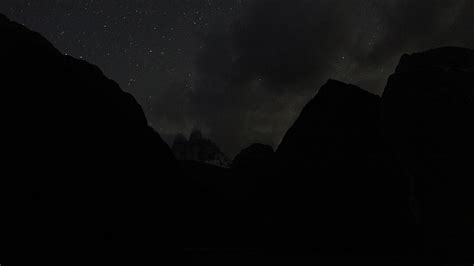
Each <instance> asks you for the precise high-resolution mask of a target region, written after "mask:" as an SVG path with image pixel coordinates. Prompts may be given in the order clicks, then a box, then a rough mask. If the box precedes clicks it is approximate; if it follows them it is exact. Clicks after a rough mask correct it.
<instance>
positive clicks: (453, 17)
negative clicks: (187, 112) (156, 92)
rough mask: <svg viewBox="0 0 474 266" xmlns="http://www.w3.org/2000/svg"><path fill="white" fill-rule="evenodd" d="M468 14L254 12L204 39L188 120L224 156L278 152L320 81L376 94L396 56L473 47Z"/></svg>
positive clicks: (396, 0) (385, 7) (397, 0)
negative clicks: (268, 148)
mask: <svg viewBox="0 0 474 266" xmlns="http://www.w3.org/2000/svg"><path fill="white" fill-rule="evenodd" d="M466 10H470V12H469V11H466ZM473 11H474V9H473V8H472V1H469V0H466V1H462V0H461V1H460V0H421V1H411V0H388V1H377V0H372V1H351V0H349V1H342V0H340V1H330V0H322V1H308V0H296V1H282V0H281V1H271V0H270V1H258V2H257V1H255V3H252V2H250V3H248V4H247V6H246V9H245V12H244V13H243V14H242V15H241V16H240V17H238V18H236V20H235V21H234V23H233V24H232V26H231V28H230V29H228V28H226V29H219V28H218V27H217V28H216V30H215V31H213V32H211V33H210V34H209V35H207V36H205V41H204V43H205V49H204V50H203V51H202V52H201V53H200V54H199V55H198V59H197V64H196V66H197V69H198V78H197V79H196V80H195V90H194V91H192V93H191V94H190V104H191V106H192V107H191V110H192V113H193V115H194V117H195V119H196V121H200V122H201V123H203V124H205V125H206V127H207V129H208V134H210V135H211V137H214V138H215V139H216V140H217V141H218V142H220V143H221V144H222V145H223V146H224V149H225V150H226V151H228V152H230V153H235V152H237V151H238V149H240V148H242V146H244V145H247V144H248V143H249V142H253V141H262V142H266V143H270V144H273V145H277V144H278V142H279V140H280V138H281V136H282V135H283V134H284V132H285V131H286V129H287V128H288V127H289V126H290V125H291V123H292V121H293V120H294V118H295V117H296V115H297V114H298V112H299V110H300V109H301V108H302V106H303V105H304V104H305V102H306V101H307V100H309V97H311V96H312V95H313V94H314V93H315V92H316V91H317V88H318V87H319V86H320V85H321V84H322V83H323V82H324V81H325V80H326V79H328V78H338V79H342V80H344V81H347V82H351V83H355V84H357V85H360V86H363V87H365V88H366V89H367V90H369V91H372V92H374V93H379V94H380V93H381V92H382V90H383V86H384V83H385V80H386V78H387V77H388V75H389V74H390V73H391V72H392V71H393V69H394V67H395V66H396V63H397V61H398V58H399V57H400V55H401V54H403V53H406V52H414V51H418V50H424V49H430V48H434V47H438V46H446V45H462V46H468V47H472V46H473V34H474V31H472V25H474V23H473V21H472V16H471V15H472V12H473ZM469 14H471V15H469ZM303 99H305V100H303Z"/></svg>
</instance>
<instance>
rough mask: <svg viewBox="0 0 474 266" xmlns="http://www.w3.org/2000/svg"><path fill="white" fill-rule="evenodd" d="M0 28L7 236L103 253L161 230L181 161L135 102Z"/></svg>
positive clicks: (43, 43)
mask: <svg viewBox="0 0 474 266" xmlns="http://www.w3.org/2000/svg"><path fill="white" fill-rule="evenodd" d="M0 35H1V38H2V41H1V42H0V73H1V76H2V78H1V80H2V91H3V100H4V103H3V107H4V109H3V110H4V116H5V117H6V119H5V120H4V124H3V128H4V129H5V130H4V132H5V133H6V135H5V136H4V141H5V145H4V147H3V149H4V152H5V153H6V154H8V157H7V159H6V160H7V161H6V165H7V167H8V168H9V169H10V170H11V172H10V173H9V174H7V175H5V176H4V177H3V178H4V180H6V181H7V182H8V191H9V193H8V194H7V195H6V198H7V201H4V202H8V207H9V212H7V213H9V214H10V215H7V213H6V214H5V215H7V216H8V217H9V219H8V222H9V225H10V227H7V228H8V230H9V234H10V236H11V238H8V237H6V238H5V241H7V240H8V241H9V243H11V245H12V246H15V243H18V242H16V241H20V242H21V245H31V246H39V245H40V246H41V247H43V248H44V249H45V250H56V249H57V248H60V247H61V248H65V247H67V246H68V245H71V244H74V245H77V246H82V247H83V248H85V249H87V250H96V251H97V250H101V249H102V248H104V245H106V246H109V245H110V244H111V243H114V242H117V243H118V242H121V243H125V242H126V241H128V240H127V239H129V240H130V241H131V240H132V239H138V238H140V239H142V240H144V239H146V238H149V237H152V236H154V235H156V232H154V231H153V230H150V228H154V229H155V230H156V229H157V226H156V223H157V221H158V219H157V215H156V212H155V211H154V209H155V208H156V206H157V203H162V202H163V200H168V201H172V200H173V199H172V198H170V197H179V196H178V195H174V194H173V193H172V192H171V191H176V184H177V183H179V181H178V180H177V179H178V177H177V176H176V174H170V173H172V172H173V171H174V172H175V171H176V169H177V168H176V166H177V164H176V163H175V159H174V157H173V155H172V153H171V150H170V149H169V147H168V146H167V145H166V144H165V143H164V142H163V141H162V139H161V138H160V135H159V134H158V133H157V132H155V131H154V130H153V129H152V128H151V127H149V126H148V123H147V120H146V118H145V116H144V113H143V111H142V108H141V107H140V106H139V105H138V104H137V102H136V101H135V99H134V98H133V97H132V96H131V95H130V94H128V93H125V92H123V91H122V90H121V89H120V88H119V86H118V85H117V83H115V82H114V81H112V80H110V79H108V78H106V77H105V76H104V75H103V74H102V72H101V71H100V70H99V69H98V68H97V67H96V66H94V65H91V64H89V63H87V62H85V61H82V60H77V59H74V58H72V57H70V56H65V55H62V54H61V53H60V52H59V51H57V50H56V49H55V48H54V47H53V46H52V45H51V44H50V43H49V42H48V41H47V40H46V39H44V38H43V37H41V36H40V35H39V34H37V33H35V32H32V31H30V30H28V29H26V28H25V27H23V26H21V25H19V24H17V23H14V22H10V21H9V20H8V19H7V18H6V17H4V16H0ZM160 219H161V220H160V221H163V220H164V219H162V218H160ZM150 224H154V225H153V227H151V226H150ZM142 230H145V231H142ZM145 232H146V235H147V236H146V237H143V235H144V234H145ZM22 239H28V240H25V241H23V240H22ZM10 241H12V242H10ZM104 241H105V242H104ZM86 243H87V245H86ZM106 243H107V244H106ZM70 248H71V249H72V247H68V249H70ZM56 252H59V251H56Z"/></svg>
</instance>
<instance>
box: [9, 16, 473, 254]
mask: <svg viewBox="0 0 474 266" xmlns="http://www.w3.org/2000/svg"><path fill="white" fill-rule="evenodd" d="M0 36H1V37H2V41H1V42H0V75H1V80H2V81H3V83H2V89H3V90H2V92H3V107H4V108H3V110H4V112H3V116H4V117H5V119H4V120H3V132H4V133H5V134H4V143H3V144H4V145H3V146H2V148H3V150H4V153H5V154H6V159H4V164H5V170H6V171H5V174H4V176H2V180H4V182H3V184H2V185H4V188H5V192H4V193H2V195H3V198H2V210H3V211H4V212H3V213H2V214H3V215H4V217H6V218H5V219H4V220H5V222H6V224H4V226H3V229H2V234H1V237H2V241H4V242H5V243H8V245H9V247H10V248H11V249H12V250H21V251H23V252H25V253H28V254H30V251H31V252H34V251H37V252H38V253H39V254H41V255H43V256H50V255H51V254H57V253H59V254H71V253H74V254H76V255H77V254H81V255H82V254H94V253H99V254H102V255H111V254H113V255H122V254H134V255H153V256H154V254H156V252H157V251H163V250H165V251H167V250H175V251H178V252H184V251H189V250H193V251H195V252H196V253H200V252H204V251H209V252H210V253H212V252H215V253H217V254H228V253H232V252H235V253H236V254H237V255H238V254H239V252H240V251H242V252H247V253H248V254H251V253H252V252H255V253H259V254H263V257H265V256H275V255H276V256H275V257H277V256H280V255H282V254H283V255H294V254H300V255H301V254H303V256H305V255H307V254H310V255H314V254H317V255H321V254H323V255H327V254H331V255H334V254H338V255H339V254H342V255H346V254H352V255H358V254H364V255H369V256H380V255H396V256H407V255H414V254H415V255H426V254H428V255H435V256H445V255H450V256H452V257H457V258H463V257H468V256H469V255H471V254H472V251H473V250H472V239H473V231H472V229H473V224H474V221H473V214H474V210H473V206H474V201H473V193H472V188H473V186H472V181H473V177H474V139H473V136H474V123H473V122H474V120H473V118H474V102H473V99H474V51H473V50H470V49H463V48H454V47H448V48H440V49H435V50H430V51H427V52H423V53H419V54H413V55H404V56H403V57H402V59H401V61H400V65H399V66H398V67H397V70H396V72H395V73H394V74H393V75H392V76H391V77H390V79H389V81H388V83H387V87H386V89H385V92H384V95H383V97H382V99H381V98H380V97H378V96H376V95H372V94H370V93H368V92H366V91H364V90H362V89H361V88H358V87H356V86H354V85H349V84H345V83H342V82H339V81H335V80H329V81H328V82H327V83H326V84H325V85H324V86H322V87H321V89H320V90H319V92H318V93H317V94H316V96H315V97H314V98H313V99H312V100H310V101H309V102H308V104H307V105H306V106H305V107H304V109H303V110H302V112H301V114H300V116H299V117H298V119H297V120H296V121H295V123H294V124H293V126H292V127H291V128H290V129H289V130H288V132H287V133H286V135H285V136H284V138H283V140H282V142H281V144H280V145H279V147H278V149H277V151H276V152H274V151H273V149H272V148H271V147H270V146H267V145H263V144H253V145H251V146H250V147H248V148H246V149H244V150H242V151H241V152H240V153H239V154H238V155H237V156H236V158H235V159H234V161H233V163H232V167H231V168H223V167H217V166H214V165H209V163H211V164H216V165H227V166H228V163H229V162H228V160H227V159H226V158H225V156H224V155H223V154H222V152H220V150H219V148H218V147H217V146H216V145H215V144H214V143H212V142H211V141H209V140H207V139H205V138H203V137H202V135H201V133H200V132H198V131H194V132H193V133H192V134H191V136H190V139H189V140H187V139H186V138H185V137H184V136H178V137H177V138H176V139H175V142H174V144H173V151H172V150H171V149H170V148H169V147H168V146H167V145H166V144H165V143H164V142H163V140H162V139H161V137H160V135H159V134H158V133H157V132H155V131H154V130H153V129H152V128H151V127H149V126H148V123H147V120H146V118H145V116H144V114H143V111H142V108H141V107H140V106H139V105H138V104H137V102H136V101H135V99H134V98H133V97H132V96H131V95H130V94H128V93H125V92H123V91H122V90H121V89H120V88H119V86H118V85H117V84H116V83H115V82H114V81H112V80H110V79H108V78H107V77H105V76H104V75H103V73H102V72H101V71H100V70H99V69H98V68H97V67H96V66H94V65H91V64H89V63H87V62H85V61H82V60H77V59H74V58H72V57H70V56H65V55H63V54H61V53H60V52H59V51H58V50H56V49H55V48H54V47H53V46H52V45H51V44H50V43H49V42H48V41H47V40H46V39H44V38H43V37H41V36H40V35H39V34H37V33H35V32H32V31H30V30H28V29H26V28H25V27H23V26H21V25H19V24H17V23H14V22H11V21H9V20H8V19H7V18H6V17H4V16H2V15H0ZM172 152H174V153H175V154H176V157H178V158H179V159H181V160H180V161H178V160H175V158H174V156H173V154H172ZM249 250H251V251H249ZM170 254H171V253H170ZM178 254H179V255H181V254H180V253H178ZM139 257H141V256H139ZM290 260H291V259H290Z"/></svg>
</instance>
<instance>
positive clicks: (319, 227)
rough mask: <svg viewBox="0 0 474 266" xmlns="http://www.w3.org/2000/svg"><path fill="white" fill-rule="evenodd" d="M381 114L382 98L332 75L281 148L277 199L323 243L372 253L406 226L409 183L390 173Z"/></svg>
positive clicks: (306, 231)
mask: <svg viewBox="0 0 474 266" xmlns="http://www.w3.org/2000/svg"><path fill="white" fill-rule="evenodd" d="M379 114H380V98H379V97H378V96H375V95H372V94H370V93H368V92H366V91H364V90H362V89H360V88H358V87H356V86H354V85H348V84H344V83H342V82H338V81H334V80H329V81H328V82H327V83H326V84H325V85H324V86H323V87H322V88H321V89H320V91H319V92H318V94H317V95H316V96H315V97H314V99H312V100H311V101H310V102H309V103H308V104H307V105H306V106H305V107H304V109H303V110H302V112H301V115H300V116H299V118H298V119H297V120H296V122H295V123H294V125H293V126H292V127H291V128H290V129H289V130H288V132H287V134H286V135H285V137H284V138H283V141H282V142H281V144H280V146H279V147H278V150H277V152H276V163H275V167H276V169H278V170H277V173H276V174H275V175H276V176H278V180H279V181H278V182H279V185H278V187H279V189H276V191H279V192H277V193H280V195H275V197H282V198H283V199H282V201H283V202H282V203H281V205H286V204H289V205H288V206H286V208H288V211H289V212H290V213H291V215H288V214H286V215H287V216H290V217H291V219H292V220H293V221H289V223H290V224H293V226H294V227H295V229H294V230H295V232H299V234H301V235H306V236H308V238H309V239H307V241H308V242H314V244H315V245H317V246H318V245H319V246H318V248H321V249H323V250H324V249H329V250H331V249H344V250H348V251H350V250H352V251H357V252H364V251H365V252H368V251H369V250H372V251H373V250H376V249H378V248H380V246H379V247H377V245H375V243H386V242H387V241H386V240H384V239H391V240H392V243H390V244H389V245H397V244H398V242H397V244H395V243H394V242H395V239H393V237H395V235H396V233H395V232H399V231H402V230H404V229H406V228H405V226H406V224H407V223H408V222H407V220H408V219H409V218H408V217H407V216H409V211H408V195H407V194H408V188H407V184H408V182H406V183H404V182H403V181H402V180H397V179H396V178H395V177H394V176H393V175H392V174H391V173H390V170H389V168H390V167H391V166H390V161H389V158H388V155H387V153H386V152H385V150H384V144H383V143H382V139H381V136H380V130H379V125H380V123H379V122H380V118H379ZM405 199H406V202H405V201H404V200H405ZM282 219H287V218H286V217H283V218H282ZM294 223H295V224H294ZM390 227H392V228H391V229H390V230H387V228H390ZM402 227H403V229H402ZM298 230H301V232H300V231H298ZM295 234H298V233H295ZM400 237H401V236H400ZM313 238H314V239H317V240H311V239H313ZM397 238H398V236H397ZM396 241H398V239H397V240H396ZM385 247H387V246H385Z"/></svg>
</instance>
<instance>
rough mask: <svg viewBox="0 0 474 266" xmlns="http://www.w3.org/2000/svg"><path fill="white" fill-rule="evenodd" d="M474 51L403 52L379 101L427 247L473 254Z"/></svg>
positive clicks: (387, 131) (451, 48) (394, 154)
mask: <svg viewBox="0 0 474 266" xmlns="http://www.w3.org/2000/svg"><path fill="white" fill-rule="evenodd" d="M473 98H474V50H471V49H463V48H455V47H446V48H439V49H434V50H430V51H426V52H423V53H417V54H413V55H404V56H403V57H402V58H401V60H400V64H399V65H398V67H397V70H396V72H395V73H394V74H393V75H392V76H391V77H390V78H389V81H388V83H387V87H386V88H385V92H384V95H383V101H382V117H383V129H384V136H385V138H386V140H387V143H389V144H390V147H391V149H390V150H391V151H392V153H393V156H394V159H395V162H396V164H397V165H398V166H399V167H400V171H401V174H402V176H403V177H404V178H408V179H410V180H411V184H412V208H413V209H414V210H415V211H416V213H417V220H418V223H419V224H420V226H421V227H422V228H423V233H424V238H425V243H424V246H425V248H426V249H428V250H429V251H430V252H433V253H435V254H436V253H441V254H445V253H446V251H449V252H451V253H453V254H452V255H455V254H468V253H471V254H474V247H473V245H472V244H473V242H472V241H473V239H474V235H473V233H474V231H473V228H474V219H473V215H474V193H473V188H474V186H473V180H474V138H473V136H474V99H473Z"/></svg>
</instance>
